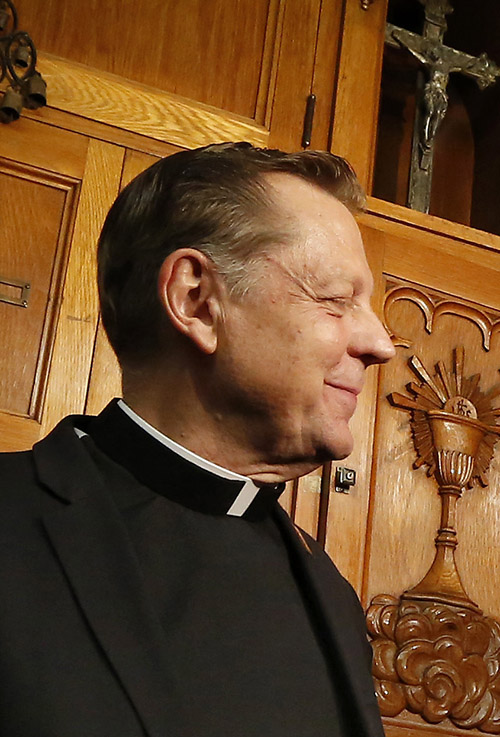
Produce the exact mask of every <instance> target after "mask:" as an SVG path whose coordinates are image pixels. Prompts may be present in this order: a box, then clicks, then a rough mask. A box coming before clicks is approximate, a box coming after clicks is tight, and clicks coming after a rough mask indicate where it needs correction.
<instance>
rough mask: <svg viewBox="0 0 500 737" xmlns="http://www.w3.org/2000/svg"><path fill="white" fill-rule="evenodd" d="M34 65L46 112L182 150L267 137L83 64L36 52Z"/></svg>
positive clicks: (256, 128) (242, 122)
mask: <svg viewBox="0 0 500 737" xmlns="http://www.w3.org/2000/svg"><path fill="white" fill-rule="evenodd" d="M37 66H38V69H39V70H40V72H41V74H42V75H43V77H44V79H45V80H46V82H47V100H48V105H49V107H50V108H55V109H57V110H62V111H64V112H67V113H71V114H74V115H79V116H81V117H83V118H87V119H89V120H92V121H98V122H100V123H105V124H107V125H111V126H113V127H115V128H118V129H121V130H125V131H128V132H131V133H136V134H139V135H142V136H147V137H149V138H153V139H155V140H158V141H163V142H166V143H171V144H174V145H176V146H182V147H184V148H194V147H196V146H203V145H206V144H209V143H218V142H223V141H240V140H246V141H250V142H251V143H253V144H255V145H258V146H265V145H266V143H267V140H268V138H269V132H268V131H267V130H266V129H265V128H264V127H263V126H261V125H258V124H257V123H255V122H254V121H252V120H249V119H247V118H243V117H241V116H238V115H234V114H230V113H226V112H224V111H221V110H218V109H216V108H212V107H210V106H209V105H203V104H202V103H198V102H194V101H192V100H187V99H185V98H183V97H180V96H179V95H174V94H171V93H168V92H163V91H161V90H157V89H154V88H150V87H146V86H145V85H141V84H139V83H137V82H131V81H128V80H125V79H122V78H121V77H118V76H115V75H113V74H108V73H105V72H100V71H98V70H96V69H92V68H90V67H86V66H84V65H82V64H77V63H75V62H69V61H66V60H64V59H59V58H57V57H54V56H50V55H48V54H40V55H39V57H38V62H37ZM40 119H42V120H43V110H42V111H40Z"/></svg>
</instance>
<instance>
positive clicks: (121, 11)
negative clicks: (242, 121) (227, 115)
mask: <svg viewBox="0 0 500 737" xmlns="http://www.w3.org/2000/svg"><path fill="white" fill-rule="evenodd" d="M16 7H17V9H18V13H19V18H20V21H21V23H22V25H21V27H22V28H25V29H27V30H29V32H30V34H31V35H32V37H33V39H34V40H35V43H36V46H37V48H38V49H39V50H40V51H42V52H48V53H50V54H55V55H56V56H59V57H62V58H64V59H67V60H69V61H74V62H79V63H81V64H86V65H88V66H91V67H94V68H96V69H99V70H101V71H103V72H110V73H112V74H116V75H119V76H121V77H123V78H126V79H129V80H131V81H134V82H138V83H142V84H146V85H149V86H150V87H156V88H158V89H159V90H163V91H168V92H172V93H175V94H180V95H183V96H185V97H188V98H190V99H192V100H197V101H199V102H202V103H206V104H209V105H213V106H215V107H217V108H221V109H224V110H228V111H231V112H234V113H236V114H239V115H243V116H246V117H249V118H253V117H254V115H255V108H256V101H257V96H258V91H259V86H261V85H263V84H264V83H265V80H263V79H261V69H262V68H263V57H264V55H265V40H266V31H267V29H268V27H271V29H272V26H273V24H274V23H275V22H276V14H277V3H275V2H270V0H230V1H228V0H210V2H206V1H205V0H183V2H182V3H179V2H178V1H177V0H164V2H158V0H154V1H153V2H151V0H137V1H136V2H133V3H132V2H130V0H126V1H125V2H123V0H107V2H106V3H105V4H100V5H96V4H95V3H75V2H72V0H58V1H56V0H47V2H42V0H19V2H17V3H16ZM271 36H272V34H271ZM271 40H272V38H271ZM268 41H269V38H268ZM267 74H269V69H267Z"/></svg>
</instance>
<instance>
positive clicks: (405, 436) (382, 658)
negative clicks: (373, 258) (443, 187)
mask: <svg viewBox="0 0 500 737" xmlns="http://www.w3.org/2000/svg"><path fill="white" fill-rule="evenodd" d="M457 260H458V261H459V258H457ZM454 267H455V268H456V267H457V263H455V264H454ZM442 281H443V282H446V275H445V276H444V278H443V280H442ZM450 286H452V284H450ZM479 298H480V290H479V289H478V302H476V303H472V302H470V301H468V300H464V299H462V298H460V297H457V296H455V295H452V294H447V293H445V292H439V291H437V290H435V289H429V288H428V287H422V286H420V285H417V284H410V283H405V282H403V281H400V280H392V281H391V280H388V283H387V291H386V297H385V312H384V314H385V319H386V324H387V326H388V328H389V330H390V332H391V333H392V335H393V339H394V341H395V343H396V345H398V346H399V347H398V355H397V357H396V359H395V360H394V362H393V363H392V364H391V365H389V366H388V367H386V369H385V370H384V372H383V379H382V384H381V387H380V393H379V412H378V421H377V437H376V447H377V451H376V458H377V461H376V471H375V478H376V480H377V488H375V489H372V507H371V511H372V526H371V533H370V535H369V550H370V557H369V560H368V561H367V568H366V577H365V595H366V601H370V600H371V602H372V603H371V606H370V608H369V610H368V615H367V623H368V629H369V632H370V634H371V637H372V640H373V645H374V652H375V664H374V675H375V678H376V685H377V691H378V695H379V703H380V705H381V710H382V713H383V714H385V715H388V716H393V717H397V716H398V715H400V714H401V712H404V713H406V714H408V712H414V713H417V714H419V715H421V717H422V718H423V719H424V720H425V721H427V722H428V723H435V724H441V725H442V726H443V727H445V728H446V729H448V727H446V725H449V728H450V729H451V728H452V727H453V726H454V728H455V729H456V728H457V727H459V728H467V729H470V728H476V729H477V730H479V731H483V732H487V733H492V734H499V733H500V691H499V681H498V674H499V673H500V661H499V652H500V650H499V646H500V639H499V633H500V627H499V625H498V623H497V621H496V619H495V618H497V619H500V616H499V615H500V595H499V591H498V586H497V585H496V584H495V575H497V572H498V571H499V570H500V554H499V553H498V550H499V549H500V534H499V530H498V524H497V521H498V518H499V516H500V500H499V498H498V495H497V493H496V490H497V489H498V487H499V482H500V463H499V455H500V454H499V453H498V452H495V451H494V447H495V441H496V438H497V434H498V430H497V429H496V417H497V416H498V415H499V414H500V412H499V411H495V410H496V408H498V405H499V400H498V398H499V395H500V386H499V382H498V379H499V376H498V372H499V369H500V350H499V349H500V335H499V325H500V311H497V310H495V309H492V308H491V307H488V308H485V307H483V306H482V305H481V304H480V302H479ZM462 346H464V348H465V350H463V349H462ZM389 395H392V396H391V400H392V404H391V403H390V402H389V401H388V396H389ZM437 408H438V409H437ZM402 409H403V410H406V411H401V410H402ZM437 415H440V417H439V418H438V417H437ZM445 415H446V417H445ZM435 416H436V417H435ZM438 420H439V422H441V425H443V424H446V425H447V426H448V430H450V428H451V432H452V435H453V438H454V440H453V442H455V443H458V445H459V446H460V447H458V446H457V449H456V451H453V452H452V451H451V450H447V451H446V452H445V455H446V453H448V456H447V461H446V463H445V462H444V461H443V463H442V465H441V458H442V456H440V453H439V452H438V445H439V442H440V440H439V438H438V433H437V429H436V428H435V427H434V424H435V423H436V422H437V421H438ZM457 428H459V430H460V431H459V430H457ZM462 430H463V431H464V432H465V435H467V438H468V440H469V441H470V440H471V438H472V435H474V434H477V435H478V437H477V438H476V440H477V441H478V442H477V443H475V444H474V443H473V445H474V448H473V449H472V446H471V449H470V454H471V455H470V456H469V461H467V460H466V456H463V453H464V452H465V450H464V448H465V445H466V444H467V442H468V440H467V439H466V438H465V435H463V433H462V436H460V432H462ZM488 433H489V434H488ZM459 436H460V437H459ZM469 436H470V437H469ZM479 436H481V437H479ZM439 437H440V438H441V435H439ZM446 442H449V441H446ZM452 444H453V443H452ZM469 444H470V443H469ZM467 452H469V451H467ZM459 456H460V457H459ZM462 456H463V458H462ZM443 457H444V456H443ZM464 459H465V460H464ZM462 461H463V462H462ZM467 464H468V465H467ZM466 477H467V478H466ZM438 487H439V492H440V494H439V495H438V493H437V492H438ZM440 496H441V500H442V502H443V503H442V508H441V510H440V506H441V505H440ZM460 497H462V498H461V499H460V501H459V502H458V505H457V501H458V499H459V498H460ZM456 505H457V508H456V510H455V511H456V516H454V509H455V506H456ZM437 528H439V534H438V536H437V538H435V534H436V529H437ZM455 531H456V532H457V533H458V547H456V555H455V554H454V553H455V545H456V541H457V536H456V534H455ZM434 538H435V540H436V549H437V552H436V550H435V548H434ZM433 559H434V562H433ZM455 560H456V566H455ZM384 569H385V570H384ZM426 572H427V573H426ZM404 592H406V593H404ZM404 710H406V712H405V711H404ZM408 718H409V719H410V722H411V723H412V724H416V723H418V722H415V721H414V720H415V717H413V718H411V717H410V716H409V717H408ZM405 723H406V722H405ZM396 733H397V734H399V733H398V732H396ZM453 733H454V734H455V731H453ZM401 734H406V732H401Z"/></svg>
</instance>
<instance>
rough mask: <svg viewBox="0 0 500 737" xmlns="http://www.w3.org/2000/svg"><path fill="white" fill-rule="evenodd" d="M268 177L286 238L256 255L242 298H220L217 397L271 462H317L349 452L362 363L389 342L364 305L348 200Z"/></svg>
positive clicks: (382, 355) (366, 286) (386, 354)
mask: <svg viewBox="0 0 500 737" xmlns="http://www.w3.org/2000/svg"><path fill="white" fill-rule="evenodd" d="M267 182H268V184H269V186H270V189H271V192H272V195H273V199H274V200H275V202H276V203H277V205H278V207H279V208H280V211H281V212H282V213H283V220H284V224H285V225H286V226H288V227H289V228H290V229H291V232H292V234H293V240H292V242H291V243H288V244H286V245H282V246H280V245H277V246H276V249H275V250H273V251H272V252H271V253H270V254H268V255H265V256H263V257H262V261H261V262H260V263H259V264H258V267H257V268H258V275H259V279H258V282H257V284H256V285H255V286H253V287H252V288H251V289H250V290H249V292H248V293H247V294H246V296H245V297H243V298H240V299H233V298H229V297H227V301H226V304H225V309H224V315H225V317H224V333H223V335H222V336H221V339H220V341H219V344H218V351H217V353H218V357H217V360H218V372H219V378H221V379H222V387H221V390H220V391H219V392H218V395H219V397H221V396H222V395H223V396H224V400H223V401H224V403H225V404H226V406H225V411H224V413H223V414H224V415H225V416H226V417H227V418H228V421H229V423H230V425H231V423H232V424H233V425H237V419H238V416H240V418H241V420H242V422H243V426H240V432H241V433H242V435H244V436H245V437H246V441H247V442H248V443H250V444H252V445H253V446H254V447H255V448H256V449H258V450H259V451H260V452H261V453H262V454H263V455H265V454H267V458H268V460H270V461H271V462H273V463H277V464H283V465H285V466H286V465H292V464H296V465H300V464H301V463H305V464H306V465H307V464H308V463H310V465H311V468H314V467H316V466H318V465H319V464H320V463H321V462H323V461H325V460H327V459H341V458H344V457H345V456H347V455H348V454H349V453H350V452H351V450H352V445H353V439H352V435H351V432H350V430H349V425H348V423H349V420H350V418H351V416H352V414H353V412H354V410H355V408H356V401H357V395H358V394H359V392H360V391H361V389H362V387H363V381H364V373H365V369H366V367H367V366H368V365H370V364H372V363H380V362H383V361H387V360H388V359H389V358H391V357H392V355H393V353H394V349H393V347H392V344H391V342H390V340H389V338H388V336H387V333H386V331H385V330H384V328H383V326H382V325H381V323H380V322H379V320H378V318H377V317H376V316H375V315H374V313H373V312H372V309H371V307H370V296H371V292H372V286H373V280H372V275H371V272H370V269H369V267H368V264H367V262H366V258H365V253H364V248H363V243H362V241H361V235H360V232H359V229H358V227H357V225H356V222H355V220H354V218H353V217H352V215H351V214H350V212H349V211H348V210H347V208H346V207H345V206H344V205H342V204H341V203H340V202H338V200H336V199H335V198H334V197H332V196H331V195H329V194H327V193H326V192H324V191H322V190H321V189H319V188H317V187H315V186H313V185H311V184H308V183H307V182H304V181H302V180H301V179H299V178H297V177H294V176H291V175H287V174H283V175H282V174H273V175H270V176H268V177H267Z"/></svg>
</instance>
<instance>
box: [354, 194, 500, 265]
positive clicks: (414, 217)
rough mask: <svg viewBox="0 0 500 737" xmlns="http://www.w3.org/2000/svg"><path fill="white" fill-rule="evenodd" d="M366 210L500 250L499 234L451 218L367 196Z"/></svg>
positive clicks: (405, 223) (423, 229)
mask: <svg viewBox="0 0 500 737" xmlns="http://www.w3.org/2000/svg"><path fill="white" fill-rule="evenodd" d="M366 212H367V213H369V215H374V216H376V217H379V218H383V219H384V220H387V221H389V222H394V223H400V224H401V225H403V226H404V225H409V226H412V227H413V228H416V229H417V230H422V231H425V232H428V233H435V234H436V235H443V236H445V237H447V238H450V239H452V240H459V241H464V242H465V243H472V244H474V245H476V246H480V247H482V248H486V249H488V250H491V251H497V252H498V251H500V236H498V235H494V234H493V233H487V232H486V231H484V230H478V229H477V228H473V227H471V226H470V225H462V224H461V223H453V222H452V221H451V220H445V219H444V218H440V217H438V216H437V215H428V214H427V213H423V212H418V211H417V210H411V209H410V208H409V207H403V205H396V204H394V203H393V202H386V201H385V200H380V199H377V198H376V197H368V198H367V205H366ZM365 217H366V216H365V215H361V216H360V221H361V222H363V219H364V218H365Z"/></svg>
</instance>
